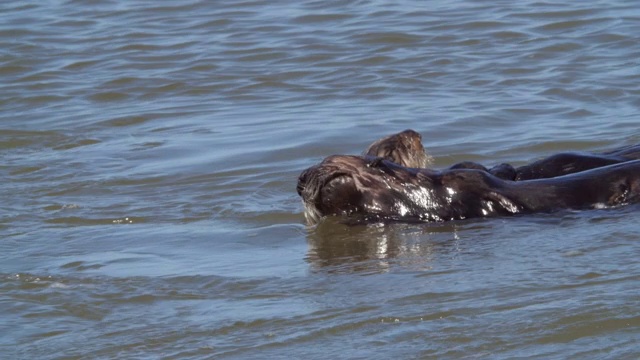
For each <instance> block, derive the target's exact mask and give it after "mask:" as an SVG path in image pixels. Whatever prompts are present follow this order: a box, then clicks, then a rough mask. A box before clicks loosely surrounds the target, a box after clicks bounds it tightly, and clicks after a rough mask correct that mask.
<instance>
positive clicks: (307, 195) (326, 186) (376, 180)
mask: <svg viewBox="0 0 640 360" xmlns="http://www.w3.org/2000/svg"><path fill="white" fill-rule="evenodd" d="M427 183H428V182H427ZM297 191H298V194H299V195H300V196H301V197H302V201H303V204H304V208H305V217H306V219H307V222H309V223H311V224H313V223H317V222H318V221H319V220H320V218H322V217H323V216H326V215H365V216H371V217H378V218H380V217H381V218H394V217H418V218H421V217H422V215H423V214H424V212H425V209H426V208H427V207H429V206H430V204H433V203H434V202H433V201H432V198H433V197H434V191H433V190H432V189H429V188H428V187H425V179H424V177H423V178H421V177H420V176H419V175H418V173H417V172H414V171H412V169H409V168H405V167H402V166H398V165H396V164H394V163H391V162H388V161H386V160H384V159H382V158H373V157H360V156H346V155H345V156H340V155H334V156H330V157H328V158H326V159H325V160H323V161H322V162H321V163H320V164H318V165H315V166H312V167H311V168H309V169H307V170H305V171H304V172H303V173H302V174H301V175H300V177H299V179H298V185H297Z"/></svg>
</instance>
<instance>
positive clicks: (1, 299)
mask: <svg viewBox="0 0 640 360" xmlns="http://www.w3.org/2000/svg"><path fill="white" fill-rule="evenodd" d="M0 10H1V11H0V49H1V50H0V81H1V82H2V84H3V86H2V87H1V88H0V109H1V110H0V158H1V160H2V161H1V162H0V174H1V177H2V179H3V185H2V187H0V196H1V199H2V202H1V204H0V263H1V264H2V266H1V267H0V309H1V310H2V311H1V312H0V314H2V315H0V317H1V321H0V334H1V335H0V355H1V357H2V358H7V359H34V358H40V359H44V358H51V359H61V358H78V359H80V358H82V359H84V358H98V359H101V358H105V359H106V358H166V359H178V358H179V359H185V358H194V359H201V358H202V359H213V358H215V359H264V358H287V359H289V358H309V359H326V358H349V359H364V358H366V359H387V358H389V357H392V356H393V357H397V358H406V359H410V358H420V359H429V358H438V359H443V358H452V359H462V358H494V359H496V358H514V357H521V358H527V357H534V358H546V359H548V358H562V359H566V358H574V359H587V358H592V359H636V358H638V357H639V356H640V350H639V349H638V346H637V339H638V336H640V330H639V329H640V310H639V309H640V297H639V296H638V294H639V293H640V286H639V285H638V284H640V282H639V280H640V265H638V261H637V259H638V255H639V254H640V248H639V246H638V233H639V230H640V228H639V227H638V225H637V224H638V219H639V217H638V214H640V212H638V207H637V206H630V207H624V208H619V209H610V210H595V211H585V212H561V213H556V214H543V215H536V216H527V217H513V218H497V219H487V220H483V219H479V220H472V221H461V222H452V223H445V224H387V225H385V226H381V225H371V226H355V227H354V226H351V227H350V226H345V225H342V224H340V223H339V222H336V221H335V219H328V220H327V221H325V222H323V223H322V224H320V225H319V226H318V227H315V228H310V227H307V226H305V224H304V219H303V216H302V206H301V204H300V201H299V199H298V197H297V195H296V194H295V183H296V178H297V176H298V174H299V173H300V172H301V171H302V170H303V169H304V168H306V167H308V166H310V165H312V164H314V163H316V162H318V161H320V160H321V159H322V158H323V157H325V156H327V155H330V154H357V153H360V152H361V151H362V150H363V149H364V148H365V147H366V146H367V145H368V144H369V143H371V142H372V141H373V140H375V139H377V138H379V137H381V136H384V135H388V134H391V133H393V132H396V131H400V130H404V129H406V128H412V129H415V130H417V131H419V132H420V133H421V134H422V135H423V139H424V143H425V145H426V147H427V149H428V151H429V152H430V153H431V154H432V155H434V157H435V158H436V167H445V166H447V165H450V164H452V163H455V162H457V161H462V160H472V161H479V162H482V163H484V164H486V165H493V164H496V163H500V162H505V161H506V162H510V163H512V164H515V165H518V164H523V163H526V162H528V161H532V160H535V159H538V158H540V157H543V156H546V155H549V154H552V153H554V152H558V151H570V150H580V151H598V150H603V149H608V148H613V147H618V146H624V145H629V144H636V143H638V142H640V135H639V134H638V131H637V129H638V121H639V119H638V113H639V111H638V110H639V108H640V90H638V84H639V83H640V63H639V60H638V59H640V38H638V36H637V34H639V33H640V10H639V8H638V6H637V4H635V3H633V2H630V1H590V2H571V3H567V4H565V3H562V4H561V3H554V2H540V1H520V2H517V3H513V2H506V1H494V2H480V1H472V0H459V1H453V2H452V1H431V2H419V1H400V2H388V1H375V0H371V1H361V0H357V1H356V0H354V1H312V0H305V1H301V2H297V3H295V4H292V3H291V2H289V1H215V2H210V1H202V0H200V1H179V2H171V3H164V2H157V1H142V0H137V1H127V2H117V1H108V0H96V1H73V0H72V1H62V0H51V1H15V0H8V1H4V2H3V3H2V4H1V5H0Z"/></svg>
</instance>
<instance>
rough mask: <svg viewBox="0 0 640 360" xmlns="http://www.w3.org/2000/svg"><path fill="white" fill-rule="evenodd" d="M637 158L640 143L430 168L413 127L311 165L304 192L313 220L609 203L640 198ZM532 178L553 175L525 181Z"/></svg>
mask: <svg viewBox="0 0 640 360" xmlns="http://www.w3.org/2000/svg"><path fill="white" fill-rule="evenodd" d="M637 158H640V148H639V147H637V146H636V147H627V148H623V149H618V150H614V151H611V152H608V153H603V154H578V153H563V154H557V155H554V156H551V157H549V158H546V159H543V160H540V161H537V162H534V163H532V164H529V165H525V166H522V167H519V168H517V169H515V168H513V167H512V166H511V165H509V164H500V165H498V166H496V167H493V168H491V169H487V168H485V167H484V166H482V165H480V164H477V163H473V162H464V163H460V164H456V165H454V166H452V167H451V168H449V169H445V170H443V171H435V170H430V169H426V168H425V167H426V165H427V164H428V163H429V156H428V155H427V154H426V153H425V151H424V148H423V147H422V143H421V136H420V134H418V133H417V132H415V131H413V130H405V131H403V132H401V133H398V134H394V135H391V136H388V137H385V138H383V139H380V140H378V141H376V142H374V143H373V144H372V145H371V146H369V148H368V149H367V150H366V151H365V153H364V155H363V156H360V157H358V156H339V155H336V156H331V157H329V158H327V159H325V160H324V161H323V162H322V163H320V164H319V165H316V166H313V167H311V168H309V169H307V170H305V171H304V172H303V173H302V174H301V175H300V177H299V179H298V186H297V191H298V194H299V195H300V196H301V197H302V199H303V203H304V205H305V217H306V218H307V220H308V221H309V222H310V223H314V222H317V221H318V220H319V218H321V217H322V216H324V215H361V216H364V217H367V218H373V219H381V218H383V219H384V218H386V219H406V220H408V219H415V220H422V221H445V220H455V219H465V218H470V217H488V216H496V215H508V214H517V213H532V212H548V211H553V210H558V209H585V208H603V207H611V206H617V205H623V204H627V203H632V202H636V201H637V200H636V199H637V198H638V196H637V195H638V188H639V186H638V183H639V181H640V171H639V170H640V162H638V161H631V160H632V159H637ZM620 163H622V164H620ZM615 164H619V165H615ZM596 168H597V169H596ZM588 169H595V170H591V171H584V170H588ZM581 171H584V172H581ZM571 173H577V174H575V175H569V176H563V175H565V174H571ZM555 177H557V178H555ZM550 178H555V179H550ZM530 179H547V180H536V181H523V180H530ZM504 180H519V181H518V182H517V183H515V182H513V181H504Z"/></svg>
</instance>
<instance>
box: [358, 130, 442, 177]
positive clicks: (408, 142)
mask: <svg viewBox="0 0 640 360" xmlns="http://www.w3.org/2000/svg"><path fill="white" fill-rule="evenodd" d="M363 155H368V156H377V157H381V158H384V159H386V160H389V161H392V162H394V163H396V164H399V165H402V166H404V167H410V168H426V167H427V166H429V165H430V164H431V162H432V161H433V159H432V158H431V157H430V156H429V155H427V153H426V152H425V151H424V147H423V146H422V136H420V134H418V133H417V132H415V131H413V130H405V131H403V132H400V133H397V134H394V135H390V136H387V137H384V138H382V139H380V140H377V141H375V142H374V143H373V144H371V145H369V147H368V148H367V150H365V152H364V153H363Z"/></svg>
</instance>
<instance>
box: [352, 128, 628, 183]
mask: <svg viewBox="0 0 640 360" xmlns="http://www.w3.org/2000/svg"><path fill="white" fill-rule="evenodd" d="M363 155H368V156H378V157H382V158H384V159H386V160H389V161H393V162H395V163H396V164H399V165H402V166H405V167H414V168H426V167H427V166H429V165H430V164H431V163H432V162H433V158H432V157H431V156H429V155H428V154H427V153H426V152H425V150H424V146H423V145H422V136H421V135H420V134H419V133H418V132H416V131H414V130H410V129H408V130H405V131H402V132H399V133H397V134H393V135H389V136H387V137H384V138H382V139H379V140H376V141H375V142H373V143H372V144H371V145H369V147H368V148H367V150H365V151H364V153H363ZM639 159H640V145H635V146H627V147H623V148H619V149H615V150H611V151H608V152H604V153H600V154H592V153H580V152H566V153H559V154H555V155H552V156H549V157H547V158H544V159H541V160H538V161H535V162H533V163H531V164H527V165H523V166H520V167H518V168H514V167H513V166H511V165H510V164H506V163H502V164H498V165H496V166H494V167H492V168H486V167H485V166H483V165H481V164H479V163H476V162H472V161H464V162H460V163H457V164H454V165H452V166H451V167H449V169H476V170H482V171H486V172H488V173H490V174H492V175H494V176H496V177H498V178H501V179H503V180H515V181H519V180H532V179H546V178H552V177H556V176H562V175H568V174H573V173H576V172H580V171H585V170H590V169H595V168H598V167H602V166H607V165H613V164H618V163H621V162H626V161H629V160H639Z"/></svg>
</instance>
